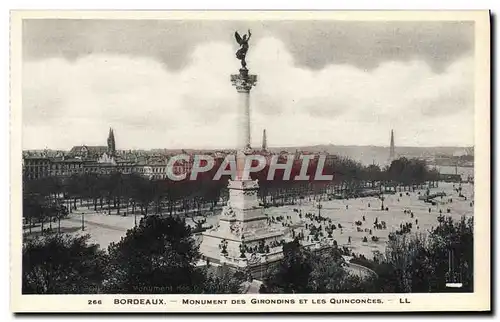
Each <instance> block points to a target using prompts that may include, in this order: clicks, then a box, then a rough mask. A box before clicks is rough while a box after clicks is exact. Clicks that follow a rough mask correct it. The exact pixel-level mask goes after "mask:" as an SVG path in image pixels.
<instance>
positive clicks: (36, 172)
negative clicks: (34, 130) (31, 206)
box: [23, 156, 51, 179]
mask: <svg viewBox="0 0 500 322" xmlns="http://www.w3.org/2000/svg"><path fill="white" fill-rule="evenodd" d="M50 175H51V162H50V159H49V158H47V157H43V156H26V157H24V156H23V176H24V177H25V178H27V179H40V178H44V177H48V176H50Z"/></svg>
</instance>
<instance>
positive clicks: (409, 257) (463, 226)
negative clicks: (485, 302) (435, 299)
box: [374, 216, 474, 293]
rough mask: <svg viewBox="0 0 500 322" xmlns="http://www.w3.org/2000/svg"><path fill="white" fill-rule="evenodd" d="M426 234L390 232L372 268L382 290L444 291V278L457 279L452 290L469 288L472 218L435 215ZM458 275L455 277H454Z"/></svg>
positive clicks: (471, 282) (470, 290)
mask: <svg viewBox="0 0 500 322" xmlns="http://www.w3.org/2000/svg"><path fill="white" fill-rule="evenodd" d="M438 222H439V225H438V226H437V227H436V228H434V229H433V230H432V231H431V232H430V234H429V235H428V236H426V235H422V234H414V235H412V234H410V233H402V234H392V233H391V234H390V235H389V241H388V243H387V247H386V251H385V256H383V258H382V259H381V262H380V263H378V264H377V265H376V267H375V268H374V270H375V271H376V272H377V274H378V276H379V281H378V284H379V285H380V286H381V291H383V292H391V293H393V292H404V293H409V292H446V291H449V290H448V289H447V287H446V283H447V282H450V281H451V282H461V283H462V284H463V287H462V288H461V289H454V290H453V291H454V292H457V291H460V292H472V291H473V281H474V269H473V268H474V266H473V263H474V260H473V258H474V256H473V255H474V254H473V251H474V241H473V231H474V229H473V221H472V218H468V219H467V218H465V217H462V218H461V220H460V221H459V222H454V221H453V220H452V218H451V217H448V218H445V217H444V216H439V217H438ZM455 279H458V280H455Z"/></svg>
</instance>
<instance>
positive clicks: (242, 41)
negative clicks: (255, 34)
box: [234, 29, 252, 69]
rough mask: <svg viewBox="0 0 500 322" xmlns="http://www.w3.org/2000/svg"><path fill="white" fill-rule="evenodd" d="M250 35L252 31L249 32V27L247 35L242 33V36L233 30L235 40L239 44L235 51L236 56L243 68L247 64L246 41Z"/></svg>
mask: <svg viewBox="0 0 500 322" xmlns="http://www.w3.org/2000/svg"><path fill="white" fill-rule="evenodd" d="M251 36H252V33H251V32H250V29H249V30H248V35H243V37H241V36H240V34H239V33H238V32H237V31H235V32H234V37H235V38H236V42H237V43H238V44H239V45H240V49H238V51H237V52H236V58H238V59H239V60H241V67H242V68H243V69H246V66H247V62H246V61H245V58H246V55H247V51H248V41H249V40H250V37H251Z"/></svg>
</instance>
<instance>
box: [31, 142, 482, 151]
mask: <svg viewBox="0 0 500 322" xmlns="http://www.w3.org/2000/svg"><path fill="white" fill-rule="evenodd" d="M75 146H89V147H92V146H106V144H100V145H95V144H78V145H74V146H72V147H71V148H69V149H60V148H34V149H23V151H43V150H50V151H70V150H71V149H72V148H73V147H75ZM322 146H332V147H373V148H390V145H374V144H368V145H356V144H334V143H327V144H315V145H300V146H298V145H297V146H295V145H291V146H268V147H267V150H272V149H281V148H284V149H291V148H295V149H300V148H314V147H322ZM473 147H474V145H463V146H460V145H428V146H423V145H421V146H416V145H395V149H396V150H397V149H398V148H422V149H434V148H442V149H446V148H448V149H463V148H473ZM251 148H252V149H254V150H257V149H260V147H251ZM116 150H117V151H127V150H132V151H138V150H142V151H152V150H236V148H234V147H233V148H229V147H213V148H206V147H205V148H203V147H189V148H188V147H171V148H149V149H146V148H126V149H125V148H118V147H117V148H116Z"/></svg>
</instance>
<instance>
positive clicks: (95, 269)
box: [22, 234, 107, 294]
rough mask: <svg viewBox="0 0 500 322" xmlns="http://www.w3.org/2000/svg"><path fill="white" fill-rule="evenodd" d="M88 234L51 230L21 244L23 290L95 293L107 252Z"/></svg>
mask: <svg viewBox="0 0 500 322" xmlns="http://www.w3.org/2000/svg"><path fill="white" fill-rule="evenodd" d="M89 238H90V236H88V235H86V236H79V237H72V236H71V235H67V234H54V235H49V236H46V237H37V238H30V239H27V240H25V242H24V245H23V263H22V266H23V285H22V291H23V294H82V293H97V292H98V290H99V289H100V286H101V283H102V281H103V279H104V268H105V267H106V262H107V256H106V254H105V253H104V251H102V250H100V249H99V246H98V245H95V244H89V243H88V240H89Z"/></svg>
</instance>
